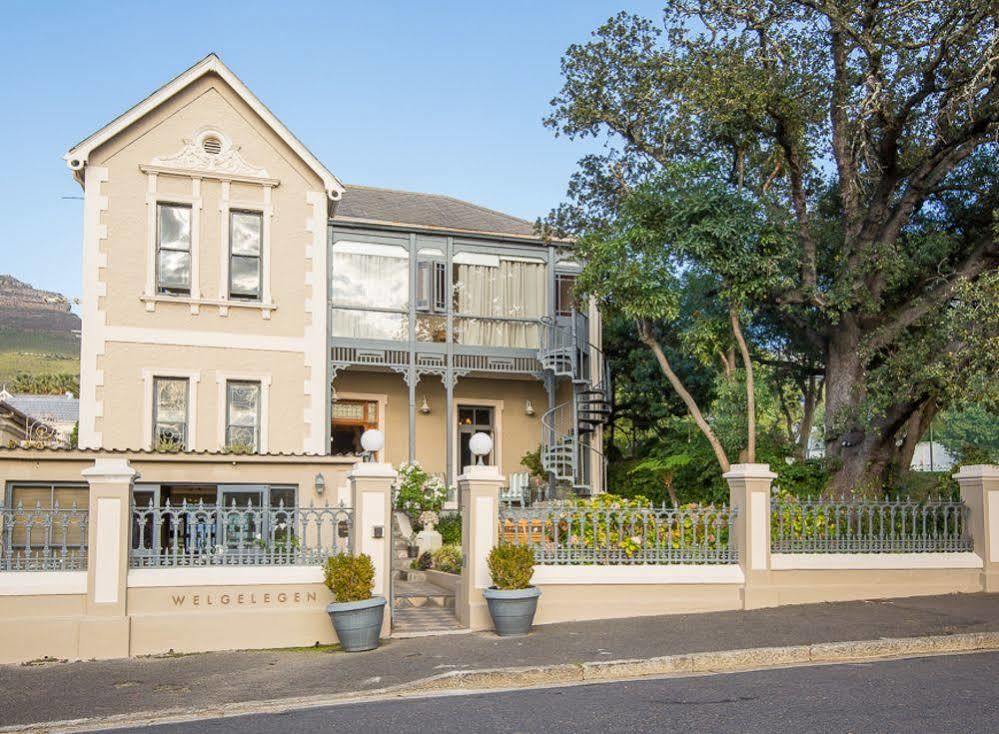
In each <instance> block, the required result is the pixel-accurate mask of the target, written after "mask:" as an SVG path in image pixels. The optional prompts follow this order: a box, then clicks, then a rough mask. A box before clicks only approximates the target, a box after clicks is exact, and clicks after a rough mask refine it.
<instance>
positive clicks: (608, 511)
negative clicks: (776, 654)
mask: <svg viewBox="0 0 999 734" xmlns="http://www.w3.org/2000/svg"><path fill="white" fill-rule="evenodd" d="M734 518H735V511H734V510H733V509H731V508H729V507H726V506H719V507H714V506H704V507H697V506H687V507H680V508H671V507H667V506H665V505H663V506H662V507H627V506H625V507H614V506H612V505H611V506H604V507H599V508H595V507H593V506H587V505H586V504H581V503H579V502H574V501H572V500H568V501H565V502H557V501H555V502H546V503H544V505H540V504H536V505H533V506H531V507H527V508H519V507H504V508H502V509H501V510H500V519H499V538H500V542H501V543H514V544H522V545H529V546H531V547H532V548H533V550H534V558H535V561H536V562H537V563H540V564H557V565H587V564H591V565H627V564H636V565H637V564H676V563H697V564H723V563H737V562H738V560H739V559H738V551H737V549H736V547H735V545H734V539H733V538H732V533H731V529H732V526H733V520H734Z"/></svg>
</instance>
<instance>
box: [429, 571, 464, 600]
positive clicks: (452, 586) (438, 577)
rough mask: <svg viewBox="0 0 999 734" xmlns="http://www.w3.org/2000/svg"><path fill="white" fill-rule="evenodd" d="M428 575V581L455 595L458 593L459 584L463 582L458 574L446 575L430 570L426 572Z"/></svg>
mask: <svg viewBox="0 0 999 734" xmlns="http://www.w3.org/2000/svg"><path fill="white" fill-rule="evenodd" d="M423 573H425V574H426V575H427V581H429V582H430V583H431V584H433V585H434V586H439V587H441V588H442V589H447V590H448V591H450V592H453V593H455V594H457V593H458V584H459V583H460V582H461V575H460V574H457V573H444V571H434V570H428V571H424V572H423Z"/></svg>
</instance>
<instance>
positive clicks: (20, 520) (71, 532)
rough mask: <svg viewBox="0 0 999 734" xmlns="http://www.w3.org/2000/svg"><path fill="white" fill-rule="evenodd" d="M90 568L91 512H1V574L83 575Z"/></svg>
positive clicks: (40, 509)
mask: <svg viewBox="0 0 999 734" xmlns="http://www.w3.org/2000/svg"><path fill="white" fill-rule="evenodd" d="M86 568H87V510H86V509H79V508H78V507H77V506H76V505H75V504H74V505H73V506H72V507H70V508H68V509H65V508H61V507H59V504H58V503H56V504H54V505H53V506H52V507H42V505H41V503H38V504H36V505H35V506H34V507H28V508H25V507H24V506H23V505H22V504H18V505H17V506H16V507H12V508H2V509H0V571H83V570H86Z"/></svg>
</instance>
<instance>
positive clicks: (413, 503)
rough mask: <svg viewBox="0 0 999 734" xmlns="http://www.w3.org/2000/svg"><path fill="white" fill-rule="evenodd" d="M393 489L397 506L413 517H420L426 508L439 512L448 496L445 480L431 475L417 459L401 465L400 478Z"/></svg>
mask: <svg viewBox="0 0 999 734" xmlns="http://www.w3.org/2000/svg"><path fill="white" fill-rule="evenodd" d="M393 489H394V490H395V508H396V509H397V510H402V511H403V512H405V513H406V514H407V515H409V516H410V517H411V518H416V517H419V513H421V512H423V511H424V510H430V511H431V512H435V513H436V512H439V511H440V510H441V508H442V507H444V500H445V498H446V497H447V487H446V486H445V485H444V482H443V481H442V480H441V479H440V478H439V477H433V476H430V475H429V474H428V473H427V472H426V471H424V470H423V467H421V466H420V465H419V463H418V462H415V461H414V462H412V463H408V464H403V465H402V466H401V467H399V478H398V479H397V480H396V484H395V486H394V487H393Z"/></svg>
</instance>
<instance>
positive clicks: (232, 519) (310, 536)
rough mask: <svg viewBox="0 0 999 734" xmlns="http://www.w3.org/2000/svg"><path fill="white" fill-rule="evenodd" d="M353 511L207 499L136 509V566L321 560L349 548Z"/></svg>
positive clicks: (133, 563) (297, 563) (132, 562)
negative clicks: (216, 502) (220, 503)
mask: <svg viewBox="0 0 999 734" xmlns="http://www.w3.org/2000/svg"><path fill="white" fill-rule="evenodd" d="M352 528H353V510H352V509H351V508H349V507H345V506H343V505H338V506H334V507H330V506H328V505H327V506H325V507H284V506H283V505H278V506H277V507H253V506H252V505H247V506H243V507H237V506H236V505H235V504H233V505H232V506H229V507H217V506H215V505H206V504H203V503H200V502H199V503H198V504H188V503H186V502H185V503H182V504H180V505H170V504H169V503H167V504H166V505H164V506H163V507H154V506H153V505H152V504H150V505H148V506H147V507H135V508H133V510H132V548H131V553H130V558H129V564H130V565H131V566H132V567H133V568H149V567H174V566H268V565H280V566H301V565H316V564H321V563H324V562H325V561H326V559H327V558H328V557H329V556H331V555H336V554H339V553H347V552H349V551H350V548H351V541H352V538H353V533H352Z"/></svg>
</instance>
